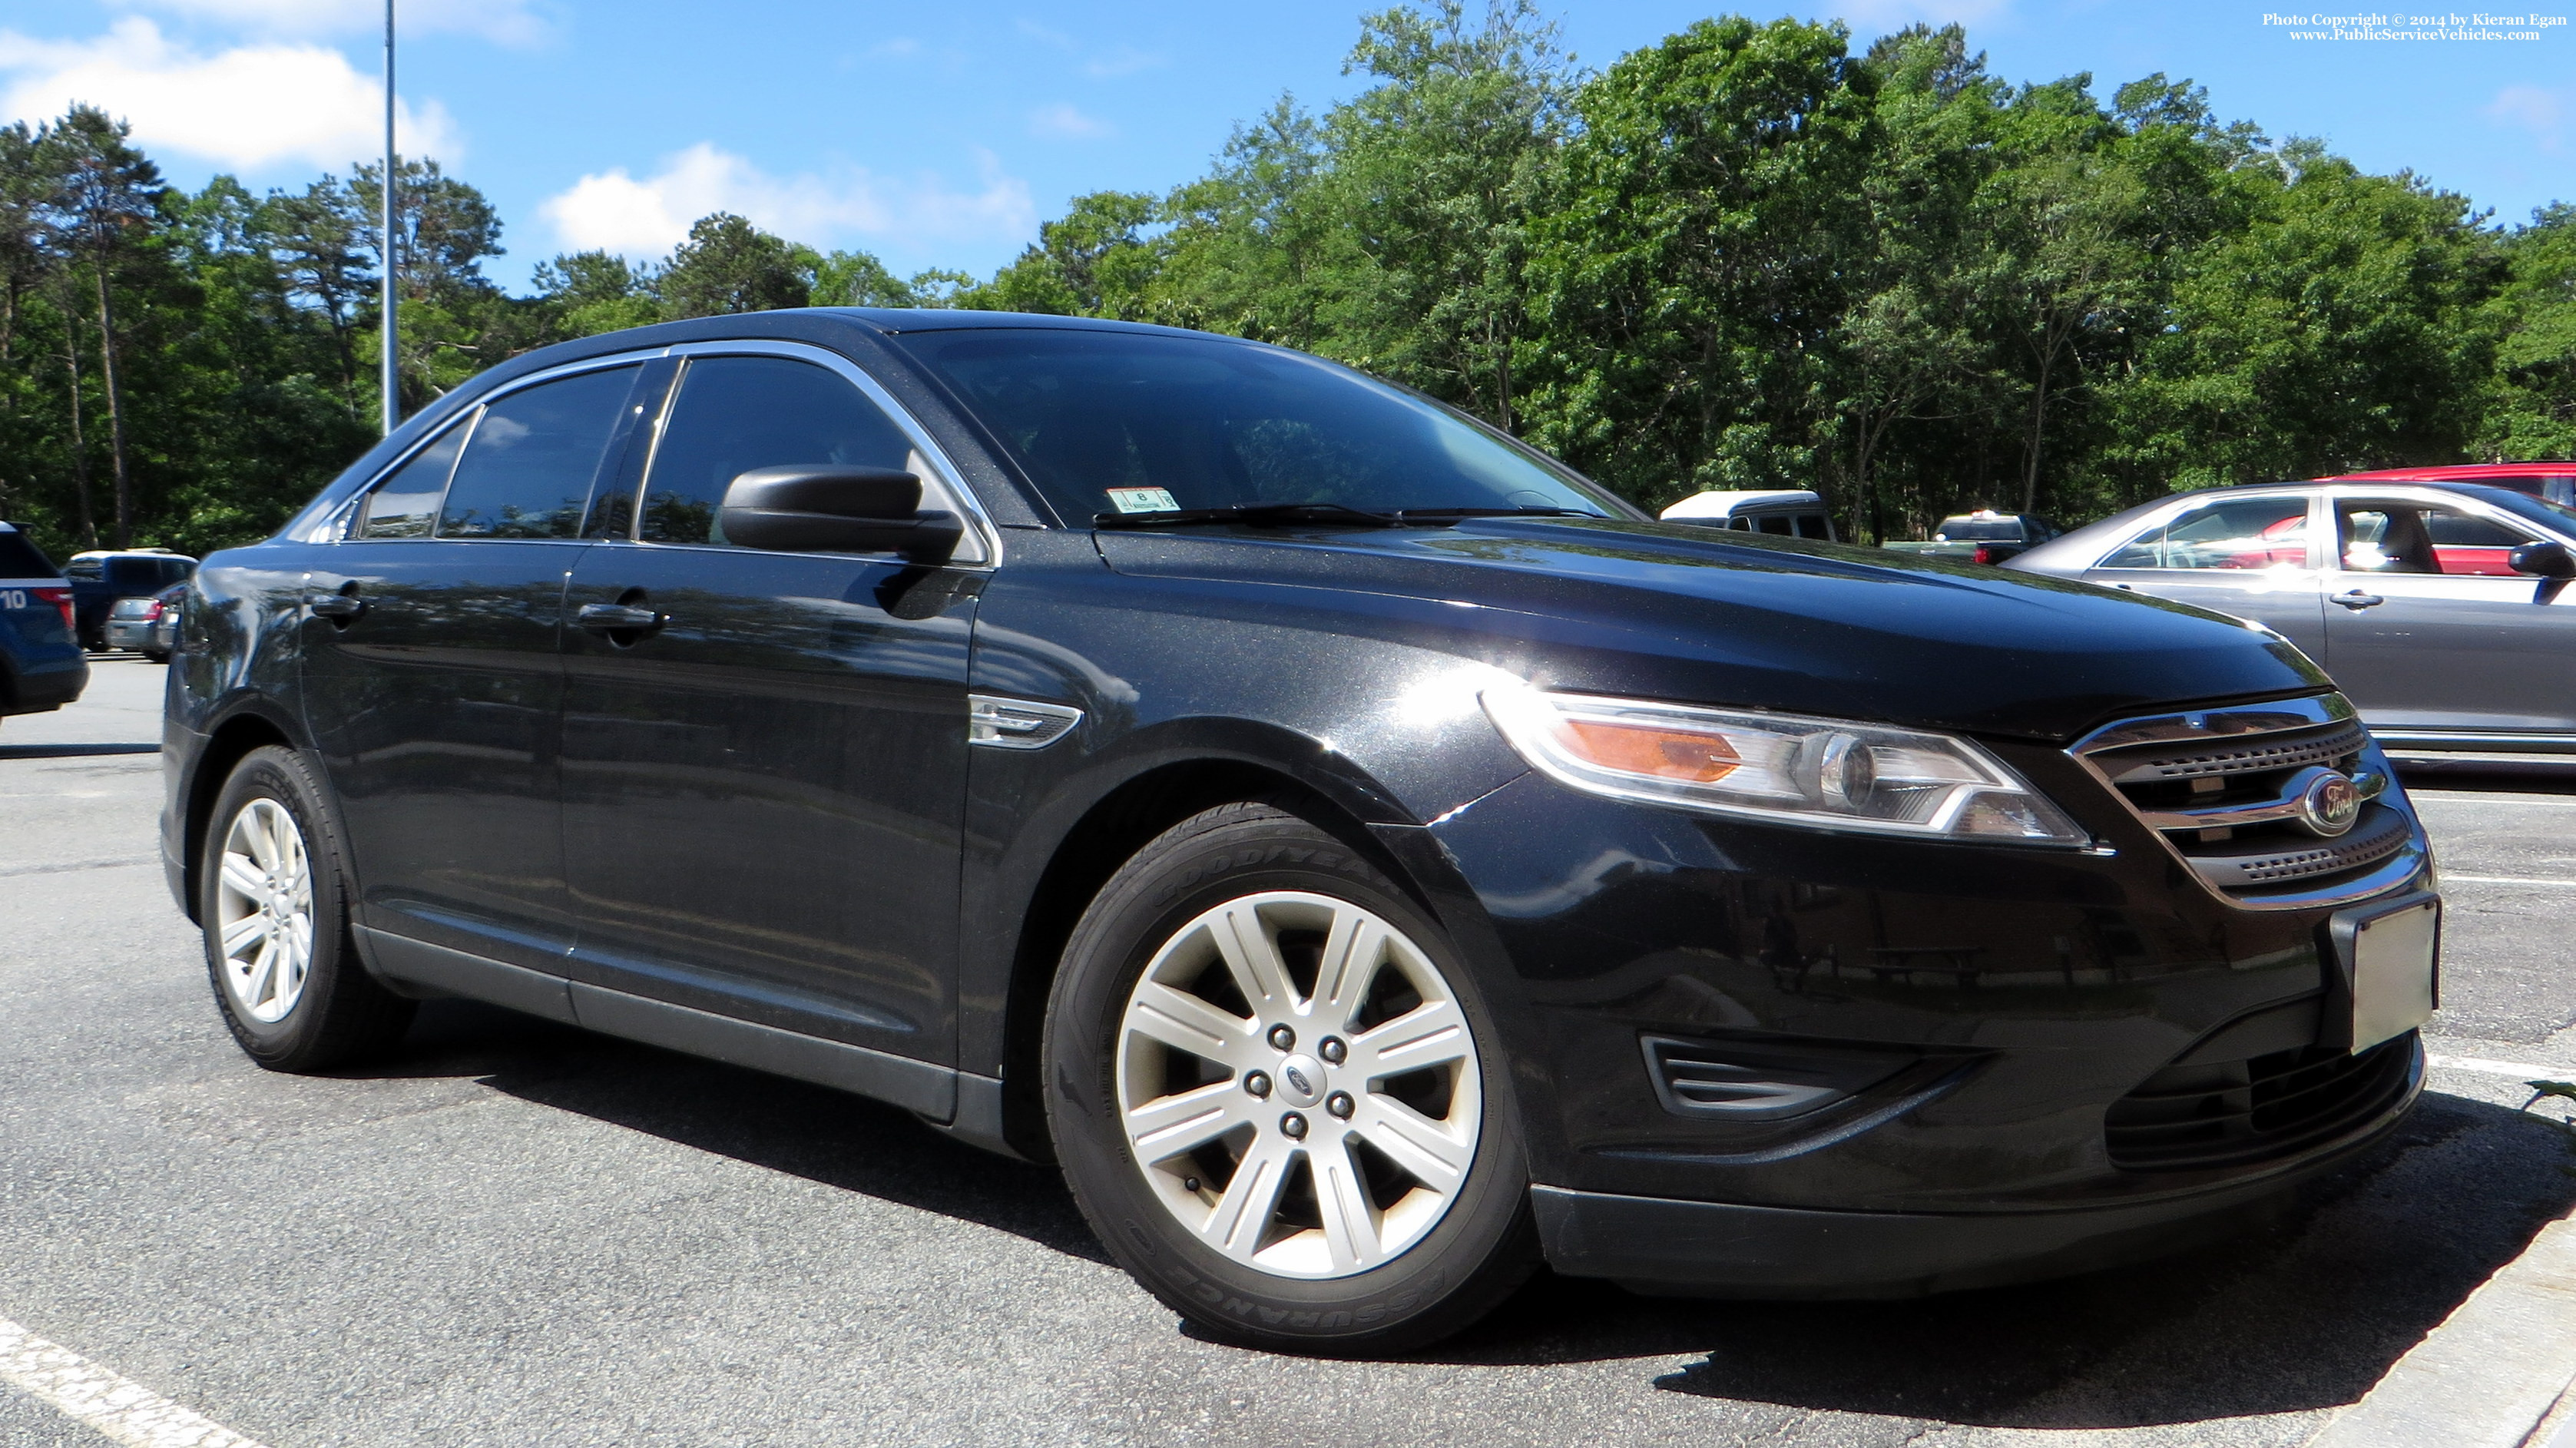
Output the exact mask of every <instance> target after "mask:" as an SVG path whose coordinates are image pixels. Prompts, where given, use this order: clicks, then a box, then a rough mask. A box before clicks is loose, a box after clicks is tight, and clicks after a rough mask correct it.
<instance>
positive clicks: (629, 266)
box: [533, 251, 662, 337]
mask: <svg viewBox="0 0 2576 1448" xmlns="http://www.w3.org/2000/svg"><path fill="white" fill-rule="evenodd" d="M533 280H534V281H535V283H536V288H537V296H538V298H539V299H540V300H541V301H544V302H546V303H547V304H549V305H550V306H551V307H553V309H554V327H555V329H556V330H558V331H560V332H561V333H563V335H565V336H567V337H595V336H597V335H599V334H600V333H602V332H615V331H619V330H621V329H623V328H627V327H641V326H643V325H645V324H646V323H648V322H658V321H660V320H662V298H661V295H660V281H661V276H660V273H659V272H658V271H657V270H656V269H655V268H654V267H652V266H650V265H645V266H637V265H635V264H633V263H631V262H629V261H627V260H626V258H624V257H622V256H618V255H615V254H614V253H611V252H605V251H580V252H573V253H571V254H569V255H562V256H557V257H556V258H555V259H554V260H552V261H547V262H539V263H538V264H537V270H536V275H535V277H534V278H533Z"/></svg>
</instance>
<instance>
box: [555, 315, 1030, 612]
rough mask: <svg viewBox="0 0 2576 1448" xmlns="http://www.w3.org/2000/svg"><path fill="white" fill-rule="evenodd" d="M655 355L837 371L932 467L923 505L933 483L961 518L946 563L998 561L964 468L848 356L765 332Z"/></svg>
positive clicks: (656, 442)
mask: <svg viewBox="0 0 2576 1448" xmlns="http://www.w3.org/2000/svg"><path fill="white" fill-rule="evenodd" d="M658 355H661V356H666V357H677V358H694V357H786V358H792V359H793V360H795V361H799V362H811V363H813V364H815V365H816V366H818V367H821V368H823V369H825V370H826V371H829V372H834V373H837V374H839V376H840V377H841V379H842V380H843V381H845V382H848V383H849V384H850V385H852V386H854V387H856V388H858V389H859V392H860V393H861V395H863V396H865V397H866V398H867V399H868V400H869V401H870V402H873V403H875V404H876V405H877V406H878V407H879V408H881V409H883V411H884V412H885V415H886V416H887V417H889V418H891V419H893V421H894V425H895V426H896V427H897V428H899V429H901V430H902V432H903V435H904V437H905V439H906V440H907V441H909V442H910V443H911V444H912V446H913V448H914V450H915V451H917V452H919V453H920V454H921V455H922V457H923V458H924V459H925V460H926V461H928V462H929V464H930V465H931V467H932V468H933V469H934V470H935V471H936V474H937V475H936V476H934V477H928V478H924V479H922V485H923V491H924V494H925V496H924V498H923V503H924V504H925V506H930V505H931V500H930V498H929V497H928V496H927V495H928V493H929V492H930V491H931V490H933V489H935V490H936V491H937V493H938V496H939V500H940V501H941V502H943V503H945V504H946V505H947V509H948V511H950V512H953V513H955V514H956V515H957V516H958V517H959V518H960V519H962V520H963V521H964V522H965V524H966V531H965V533H964V534H963V535H961V537H960V538H959V540H958V541H959V543H960V547H959V549H958V556H955V557H952V558H951V559H950V561H949V563H948V564H947V565H946V566H948V567H952V568H967V569H972V570H976V571H979V572H980V571H983V570H987V569H991V568H995V567H998V566H1000V564H1001V561H1002V530H1001V529H1000V528H999V527H998V526H996V525H995V524H994V522H993V520H992V518H991V516H990V515H988V514H986V513H985V511H984V502H983V500H982V499H981V498H978V497H976V496H975V490H974V489H973V488H970V487H968V486H966V482H965V477H966V475H965V473H964V472H963V471H961V470H960V469H959V468H958V466H957V464H956V463H955V461H953V460H952V459H950V457H949V456H948V451H947V449H945V448H942V447H941V446H940V445H939V440H938V439H937V438H934V437H932V436H931V435H930V430H929V429H928V428H925V427H923V426H922V425H921V422H920V419H918V418H916V417H914V416H913V415H912V412H911V410H910V409H908V408H906V407H905V406H904V405H903V404H902V403H900V402H897V401H895V397H894V394H893V393H891V392H888V391H887V390H886V388H885V384H884V383H881V382H879V381H877V380H876V379H875V378H874V377H871V376H869V375H868V373H867V371H866V369H864V368H862V367H860V366H859V365H858V364H857V363H855V362H853V361H851V360H850V359H849V358H847V357H844V356H842V355H841V354H840V353H838V352H834V351H831V350H829V349H827V348H823V347H817V346H815V345H813V344H812V343H810V342H787V341H779V340H776V339H773V338H765V337H754V338H745V339H743V340H740V341H730V342H679V343H674V344H673V345H671V346H669V347H666V348H664V349H662V351H661V352H660V353H659V354H658ZM687 381H688V374H687V371H686V369H683V370H682V372H681V375H680V376H679V377H678V378H677V379H675V381H674V384H673V386H672V388H671V391H670V395H669V396H668V397H666V398H665V399H664V401H663V415H662V417H661V418H659V419H656V421H655V425H654V433H653V450H654V452H656V453H658V452H659V451H660V450H661V446H662V425H663V424H664V423H666V422H667V421H668V420H669V418H670V408H671V407H672V405H673V400H674V399H676V398H678V396H679V395H680V387H681V386H682V385H684V384H686V382H687ZM645 467H646V472H645V475H644V477H645V481H646V482H648V483H649V482H650V481H651V480H652V472H651V467H652V458H651V457H649V456H648V457H647V458H646V460H645ZM642 526H643V509H641V508H640V507H639V508H638V509H636V515H635V519H634V522H633V524H632V525H631V527H630V530H629V531H630V536H631V534H632V529H633V528H640V527H642ZM594 541H595V540H594ZM969 543H971V544H972V545H973V547H974V551H976V552H978V553H980V554H982V555H983V556H981V557H972V558H970V557H966V556H964V555H965V554H966V552H967V551H968V550H967V547H966V546H965V545H967V544H969ZM652 546H655V547H669V546H673V545H669V544H655V545H652ZM678 546H681V547H687V546H690V545H687V544H682V545H678ZM699 546H704V545H699ZM720 546H721V545H720Z"/></svg>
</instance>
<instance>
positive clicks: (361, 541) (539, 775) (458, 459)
mask: <svg viewBox="0 0 2576 1448" xmlns="http://www.w3.org/2000/svg"><path fill="white" fill-rule="evenodd" d="M638 375H639V369H637V368H634V367H613V368H607V369H603V370H600V371H594V372H584V373H578V374H575V375H573V376H571V377H566V378H562V379H559V380H556V381H552V382H544V383H539V384H537V385H535V386H532V387H527V388H522V389H520V390H517V391H514V392H511V393H508V394H507V395H505V396H502V397H500V398H498V399H496V400H494V401H493V402H491V403H490V404H488V405H487V406H484V407H481V408H478V409H476V410H475V411H474V412H472V413H470V414H469V415H467V416H466V417H464V418H461V419H459V420H458V421H457V422H456V423H455V424H454V425H453V426H451V427H449V428H448V429H447V431H446V432H444V433H442V434H441V435H440V436H439V437H438V438H437V439H436V440H435V441H433V442H432V443H431V444H430V445H429V446H427V447H426V448H423V449H421V450H420V451H418V452H416V453H414V454H413V455H412V457H411V459H410V460H409V461H407V462H406V463H404V464H403V465H402V466H401V467H400V468H398V469H397V470H396V471H395V472H394V473H393V474H392V475H390V476H388V477H387V478H386V479H384V480H383V481H382V482H380V483H379V484H377V485H376V487H375V488H374V489H373V490H372V491H371V492H370V493H369V494H368V495H367V497H366V499H365V500H364V502H363V504H362V505H361V509H360V511H359V513H358V515H357V516H356V517H355V518H354V519H353V520H352V521H351V523H350V525H349V529H348V534H347V536H346V537H345V538H343V539H342V540H341V541H340V542H338V543H335V544H332V545H329V546H328V547H324V548H318V549H316V550H314V553H313V555H312V556H313V558H314V560H315V564H316V566H315V568H314V570H313V572H312V573H311V574H310V575H309V577H308V580H307V584H306V598H307V602H308V607H309V609H310V613H311V616H310V617H309V618H308V619H307V621H306V623H305V624H304V629H305V651H304V660H305V662H304V671H305V672H304V679H305V707H306V711H307V715H308V724H309V726H310V728H311V731H312V736H313V739H314V741H315V743H316V745H317V746H318V748H319V749H320V751H321V753H322V756H323V761H324V766H325V768H326V769H327V770H328V771H329V774H330V777H331V782H332V785H333V787H334V789H335V791H336V792H337V794H338V796H339V799H340V804H341V810H342V814H343V817H344V820H345V822H346V826H347V837H348V838H347V843H348V847H349V853H350V856H351V860H352V863H353V865H354V866H355V873H356V876H357V879H358V884H359V899H358V908H359V916H360V919H361V920H362V921H364V923H366V924H368V925H370V926H373V927H374V928H376V929H379V930H387V931H391V932H393V933H395V934H398V935H406V936H410V937H413V938H415V939H420V940H426V941H429V942H431V943H433V944H438V945H445V946H449V947H451V948H454V949H457V950H462V951H466V952H469V953H472V954H476V955H482V956H488V957H491V958H494V959H499V960H503V961H507V962H509V963H511V964H513V965H521V966H527V967H530V968H534V969H539V970H551V971H555V972H558V973H560V971H561V970H562V966H563V956H564V952H565V951H566V950H567V949H569V948H570V946H571V943H572V916H571V912H570V910H569V908H568V907H567V904H566V899H565V894H564V877H563V850H562V811H561V804H560V794H559V791H558V788H557V783H556V770H555V744H556V734H557V729H558V724H559V715H560V711H561V708H562V702H563V665H562V659H561V656H560V652H559V644H558V641H557V638H556V631H557V626H558V624H559V623H560V622H561V618H562V612H563V591H564V583H565V581H566V579H568V578H569V577H570V576H571V574H572V571H573V564H574V560H575V559H577V558H578V557H579V556H580V555H581V553H582V551H583V549H584V548H586V547H587V546H588V545H587V544H585V543H583V542H582V541H581V540H580V539H579V538H578V536H577V535H578V534H579V532H580V531H581V519H582V516H583V508H584V503H585V500H586V499H587V498H588V496H589V494H590V491H591V485H592V481H593V478H594V475H595V474H597V473H599V472H600V471H602V470H603V469H606V470H608V471H610V472H612V473H613V472H614V470H615V457H616V456H617V454H618V453H619V452H620V451H621V449H622V446H623V442H622V434H623V432H624V431H625V427H624V426H623V424H624V423H625V422H626V421H627V420H628V419H629V418H631V416H632V413H633V404H632V403H631V402H630V399H629V393H630V392H631V391H632V390H633V389H634V387H635V386H636V383H637V379H638Z"/></svg>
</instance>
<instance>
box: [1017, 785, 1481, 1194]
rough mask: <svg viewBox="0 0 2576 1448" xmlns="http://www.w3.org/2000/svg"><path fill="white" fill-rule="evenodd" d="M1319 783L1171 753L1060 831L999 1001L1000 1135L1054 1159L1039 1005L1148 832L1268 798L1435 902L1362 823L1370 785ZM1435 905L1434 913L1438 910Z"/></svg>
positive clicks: (1369, 807)
mask: <svg viewBox="0 0 2576 1448" xmlns="http://www.w3.org/2000/svg"><path fill="white" fill-rule="evenodd" d="M1339 783H1340V781H1332V782H1328V783H1324V784H1322V785H1320V786H1319V784H1318V783H1317V782H1316V781H1315V780H1314V779H1313V777H1312V776H1311V775H1310V774H1308V773H1307V772H1306V771H1303V770H1299V769H1296V768H1294V767H1293V766H1290V765H1286V764H1283V763H1280V762H1278V761H1277V760H1276V759H1275V758H1272V759H1263V758H1258V757H1247V756H1245V755H1240V754H1233V753H1227V754H1209V755H1201V756H1197V757H1191V758H1180V759H1169V760H1164V761H1161V762H1158V763H1155V764H1153V765H1151V766H1150V767H1146V768H1143V769H1140V770H1139V771H1137V772H1136V773H1134V774H1132V775H1130V776H1129V777H1127V778H1126V779H1124V780H1122V781H1120V782H1119V783H1118V784H1117V785H1116V786H1114V787H1112V788H1110V789H1109V790H1107V791H1106V792H1105V793H1103V794H1101V795H1100V796H1099V797H1098V798H1097V799H1095V800H1094V801H1093V802H1092V803H1091V804H1090V806H1089V807H1088V808H1087V809H1085V810H1084V811H1083V813H1082V815H1081V816H1080V818H1078V819H1077V820H1076V821H1075V822H1074V823H1073V825H1072V827H1071V828H1069V829H1067V830H1066V831H1065V832H1064V833H1063V835H1062V836H1060V837H1059V838H1058V839H1057V840H1056V842H1055V844H1054V846H1053V848H1052V850H1051V851H1050V852H1049V854H1048V856H1047V859H1046V863H1045V865H1044V866H1043V868H1042V869H1040V870H1039V871H1038V873H1037V878H1036V882H1035V884H1034V886H1033V888H1031V889H1030V890H1029V892H1028V893H1027V895H1026V896H1025V901H1024V904H1023V905H1022V908H1021V914H1020V916H1019V919H1020V927H1019V931H1018V934H1017V939H1016V942H1015V946H1014V949H1013V951H1012V956H1011V961H1010V976H1009V985H1008V987H1007V989H1006V992H1005V994H1004V997H1003V1000H1002V1016H1003V1019H1002V1083H1003V1089H1002V1112H1003V1135H1004V1138H1005V1139H1006V1140H1007V1141H1008V1142H1009V1143H1010V1145H1011V1147H1012V1149H1013V1150H1015V1151H1017V1152H1019V1153H1020V1154H1021V1155H1023V1156H1026V1157H1028V1158H1029V1159H1031V1160H1033V1161H1050V1160H1053V1158H1054V1149H1053V1146H1052V1144H1051V1143H1050V1142H1049V1140H1048V1138H1047V1130H1046V1104H1045V1101H1044V1100H1043V1098H1042V1096H1041V1086H1042V1084H1043V1083H1042V1079H1041V1078H1042V1074H1043V1073H1042V1067H1041V1063H1040V1046H1041V1042H1042V1040H1043V1037H1044V1033H1045V1028H1046V1008H1047V999H1048V996H1049V993H1050V992H1051V991H1052V990H1053V988H1054V984H1055V976H1056V971H1057V969H1058V967H1059V966H1060V965H1061V963H1062V957H1063V954H1064V947H1065V943H1066V942H1067V941H1068V940H1069V939H1071V938H1072V935H1073V929H1074V926H1075V925H1076V924H1077V923H1079V922H1080V920H1081V918H1082V912H1083V911H1084V910H1085V909H1086V908H1088V907H1089V905H1090V903H1091V901H1092V899H1093V897H1094V896H1096V895H1098V894H1099V893H1100V888H1101V887H1102V886H1103V885H1105V884H1107V883H1108V882H1109V877H1110V876H1111V875H1114V874H1116V873H1117V871H1118V868H1119V867H1120V866H1121V865H1124V864H1125V863H1126V862H1127V861H1128V860H1129V859H1130V858H1132V857H1133V856H1134V855H1135V853H1136V852H1137V851H1138V850H1140V849H1142V848H1143V847H1144V846H1145V844H1146V842H1148V841H1150V840H1152V839H1153V838H1154V837H1155V836H1156V835H1159V834H1161V833H1163V832H1164V831H1165V830H1168V829H1170V828H1171V827H1172V826H1174V825H1177V824H1179V823H1180V822H1181V821H1183V820H1186V819H1188V818H1190V817H1191V816H1192V815H1195V814H1198V813H1200V812H1202V811H1204V810H1209V809H1214V808H1216V807H1217V806H1219V805H1225V804H1237V803H1243V802H1252V801H1257V802H1264V803H1269V804H1273V805H1276V806H1278V807H1279V808H1281V809H1284V810H1286V811H1288V812H1289V813H1291V814H1294V815H1297V816H1298V817H1299V818H1301V819H1305V820H1307V821H1308V822H1310V823H1312V824H1314V825H1316V826H1317V827H1319V828H1321V829H1324V830H1326V831H1328V832H1330V833H1331V834H1332V835H1334V836H1335V837H1336V838H1338V839H1340V840H1341V841H1343V842H1344V843H1345V844H1348V845H1349V846H1351V848H1352V849H1353V850H1355V851H1357V852H1359V853H1360V854H1362V855H1363V856H1365V857H1366V858H1367V859H1368V860H1369V861H1370V862H1371V863H1373V864H1375V865H1376V866H1377V867H1378V868H1379V869H1380V870H1382V871H1384V872H1385V873H1386V874H1387V876H1388V877H1389V878H1390V879H1392V880H1394V881H1395V882H1396V884H1397V886H1398V887H1399V888H1400V889H1402V890H1404V891H1405V893H1407V894H1409V895H1411V896H1413V897H1414V898H1415V899H1416V900H1417V901H1418V902H1420V903H1421V904H1422V905H1423V906H1424V908H1426V909H1431V908H1432V907H1431V902H1430V899H1429V895H1428V892H1427V891H1426V890H1425V889H1424V888H1423V882H1421V881H1417V880H1415V879H1413V878H1412V874H1411V872H1410V871H1408V870H1407V869H1406V868H1405V866H1404V864H1403V863H1402V862H1401V861H1400V860H1398V859H1397V858H1396V856H1395V855H1394V854H1392V853H1390V852H1389V851H1388V850H1387V849H1386V847H1385V846H1384V845H1383V844H1381V843H1380V842H1379V841H1378V840H1377V839H1376V838H1375V837H1374V836H1373V835H1372V834H1371V833H1370V830H1369V826H1370V824H1371V823H1382V822H1384V821H1373V820H1372V819H1371V818H1370V816H1371V815H1376V814H1381V813H1384V812H1385V811H1384V803H1383V801H1384V797H1383V796H1382V795H1377V796H1375V797H1374V798H1372V797H1371V796H1372V795H1373V794H1374V792H1373V791H1365V790H1363V791H1359V792H1358V797H1356V798H1355V797H1353V791H1351V790H1349V789H1347V788H1337V787H1335V786H1336V785H1337V784H1339ZM1434 913H1435V915H1436V914H1437V912H1436V911H1434Z"/></svg>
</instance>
